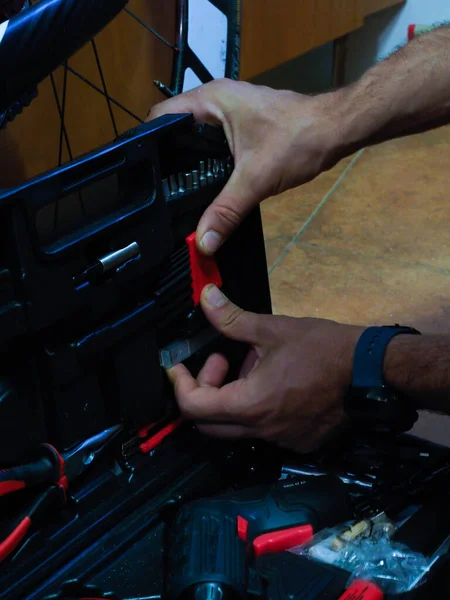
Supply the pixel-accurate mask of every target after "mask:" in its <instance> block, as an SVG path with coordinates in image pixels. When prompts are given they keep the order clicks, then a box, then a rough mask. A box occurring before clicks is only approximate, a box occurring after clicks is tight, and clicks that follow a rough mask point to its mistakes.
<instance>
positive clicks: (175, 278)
mask: <svg viewBox="0 0 450 600" xmlns="http://www.w3.org/2000/svg"><path fill="white" fill-rule="evenodd" d="M203 167H204V168H205V172H204V173H203V171H202V169H203ZM231 168H232V162H231V158H230V153H229V149H228V147H227V145H226V143H225V141H224V138H223V137H222V135H221V133H220V132H217V131H215V130H214V129H211V128H209V127H207V126H201V125H196V124H195V123H194V121H193V118H192V116H190V115H172V116H166V117H163V118H161V119H158V120H156V121H153V122H151V123H148V124H146V125H143V126H141V127H139V128H137V129H135V130H133V131H130V132H128V133H127V134H125V135H123V136H121V138H119V139H118V140H116V141H115V142H114V143H113V144H110V145H109V146H106V147H104V148H101V149H99V150H98V151H96V152H94V153H91V154H89V155H87V156H85V157H83V158H81V159H79V160H77V161H74V162H73V163H69V164H67V165H65V166H63V167H61V168H59V169H57V170H54V171H52V172H49V173H46V174H44V175H42V176H40V177H39V178H36V179H34V180H32V181H29V182H27V183H25V184H24V185H23V186H21V187H19V188H16V189H13V190H5V191H3V192H2V193H1V194H0V217H1V219H0V227H1V229H2V244H3V248H2V253H1V259H0V281H1V285H0V302H1V308H0V342H1V350H0V353H1V363H0V364H1V365H2V371H1V376H2V378H3V381H2V386H3V387H2V389H3V390H4V392H3V394H2V395H1V397H0V429H1V432H0V467H1V468H4V469H5V468H8V467H10V466H13V465H15V464H17V463H20V462H23V461H26V460H28V459H29V458H30V457H32V456H33V452H34V449H35V448H36V445H37V444H39V443H43V442H46V443H50V444H52V445H53V446H55V447H56V448H58V450H59V451H64V450H67V449H69V448H70V447H72V446H73V445H74V444H77V443H79V442H81V441H82V440H83V439H85V438H87V437H89V436H91V435H93V434H95V433H96V432H98V431H100V430H102V429H105V428H107V427H111V426H113V425H116V424H118V423H120V424H122V425H123V430H122V432H121V434H120V436H119V437H118V438H117V439H116V440H115V442H114V444H112V445H111V447H110V448H109V451H108V452H107V453H105V455H104V456H101V457H100V459H99V460H98V461H96V462H95V463H93V464H92V466H91V468H90V469H88V470H87V471H86V473H85V474H84V475H83V476H82V477H80V478H79V479H78V480H76V481H75V482H74V483H73V485H72V486H71V487H70V490H69V493H70V497H69V501H68V503H67V506H66V508H65V509H64V510H61V511H55V513H54V514H51V515H48V518H47V519H46V521H45V525H44V526H42V527H40V528H39V529H37V530H36V531H33V534H32V535H31V537H30V538H29V539H28V540H27V542H26V543H24V544H23V545H21V546H20V547H19V548H18V549H17V550H16V551H15V552H14V553H13V554H12V556H10V557H9V558H8V559H6V560H5V561H3V563H2V564H1V565H0V598H1V599H3V598H5V599H8V600H16V599H17V600H25V599H31V598H36V599H39V600H41V599H44V598H50V597H51V598H66V597H88V596H89V597H93V594H94V591H95V587H96V588H97V591H96V592H95V593H96V597H97V596H98V597H108V594H110V597H117V598H120V599H123V600H128V599H131V598H133V599H137V598H142V599H143V598H152V599H155V598H156V597H164V593H165V583H166V577H167V564H166V561H167V552H166V550H167V539H166V536H167V528H168V526H170V523H171V521H172V519H173V516H174V514H175V512H176V511H177V509H178V508H179V507H180V506H181V505H182V504H183V503H184V502H186V501H188V500H191V499H195V498H198V497H207V496H211V495H214V494H216V493H219V492H222V491H224V490H229V489H233V488H238V487H245V486H250V485H252V484H256V483H260V482H268V481H276V480H277V479H278V478H279V477H280V474H281V469H282V466H283V465H286V464H288V463H289V464H290V465H294V466H295V468H297V469H298V473H299V477H309V476H314V473H313V471H314V468H316V467H317V465H319V466H320V468H321V469H323V470H324V471H329V472H336V471H338V472H339V471H343V470H347V471H348V470H349V469H350V470H351V469H352V468H353V469H354V470H356V471H358V469H359V470H361V471H364V469H366V470H367V469H370V468H371V465H372V464H373V463H374V462H376V463H377V465H378V467H377V468H378V471H377V483H378V484H385V485H388V484H389V482H390V481H392V482H393V483H394V482H395V481H398V480H399V479H401V478H403V477H405V476H406V475H407V474H408V473H413V472H414V471H415V470H419V469H420V468H423V465H424V464H426V461H429V462H430V464H432V463H433V461H440V463H439V464H445V463H446V460H447V450H446V449H444V448H441V447H438V446H435V445H433V444H429V443H427V442H423V441H420V440H415V439H414V438H410V437H409V436H400V437H398V438H396V439H389V438H385V437H380V436H371V437H370V438H367V437H364V438H363V439H359V438H358V437H354V438H352V437H347V438H346V439H345V440H344V441H342V442H341V443H340V445H339V446H338V447H333V448H332V449H324V450H323V451H322V452H321V453H320V455H319V456H315V457H300V456H294V455H291V454H290V453H287V452H283V451H280V450H278V449H276V448H273V447H270V446H267V445H266V444H262V443H257V442H255V443H249V442H245V443H243V442H240V443H228V442H220V441H215V440H212V439H207V438H204V437H202V436H200V435H199V434H198V433H197V432H196V430H195V428H194V427H193V426H192V425H190V424H189V423H184V424H181V425H180V426H179V427H177V428H176V429H174V431H173V432H172V433H170V434H169V435H167V436H166V437H164V436H162V441H161V442H160V443H158V444H157V445H154V446H153V447H152V448H151V449H150V450H149V451H147V452H143V451H142V448H141V447H140V443H141V442H142V441H143V440H144V437H143V436H145V435H147V437H149V436H150V435H154V433H155V432H161V431H163V432H164V431H165V430H166V429H165V428H167V426H169V429H168V430H167V431H170V427H171V424H172V423H173V422H174V419H176V418H177V410H176V404H175V402H174V398H173V394H172V390H171V387H170V385H169V384H168V382H167V380H166V377H165V374H164V370H163V369H162V368H161V366H160V360H159V351H160V350H161V349H162V348H164V347H166V346H167V345H168V344H170V343H172V342H174V341H176V340H183V339H189V338H190V339H192V338H195V336H197V335H198V334H199V333H202V332H204V331H205V330H208V325H207V323H206V321H205V319H204V317H203V315H202V314H201V310H200V309H199V308H198V306H195V303H193V300H192V280H191V271H190V263H189V260H190V258H189V253H188V252H187V249H186V238H187V236H188V235H189V234H191V233H192V232H193V231H195V229H196V225H197V223H198V220H199V218H200V216H201V214H202V213H203V211H204V209H205V207H206V206H207V205H208V204H209V203H210V202H211V201H212V199H213V198H214V197H215V196H216V195H217V193H218V192H219V191H220V190H221V189H222V187H223V185H224V184H225V182H226V180H227V178H228V177H229V174H230V170H231ZM179 173H181V174H182V175H183V176H182V178H181V180H180V179H179V178H178V174H179ZM193 173H195V174H194V175H193ZM186 174H190V175H191V179H188V181H189V185H188V186H186V185H185V183H186ZM197 177H198V178H199V179H198V180H197ZM180 181H183V185H181V184H180ZM105 257H106V258H105ZM111 257H112V258H111ZM111 261H112V262H111ZM217 263H218V267H219V271H220V273H221V277H222V280H223V289H224V291H225V292H226V293H227V294H228V295H229V296H230V298H231V299H232V300H233V301H235V302H236V303H237V304H239V305H240V306H242V307H244V308H246V309H248V310H253V311H256V312H260V313H270V312H271V303H270V292H269V283H268V276H267V265H266V260H265V250H264V240H263V235H262V226H261V219H260V214H259V210H256V211H254V213H253V214H252V215H250V216H249V217H248V218H247V220H246V221H245V223H244V224H243V225H242V227H240V228H239V230H238V231H237V232H236V233H235V234H234V235H233V236H232V238H231V239H230V240H229V241H228V242H227V243H226V244H225V246H224V247H223V249H222V250H221V251H220V252H219V254H218V257H217ZM216 349H217V350H219V351H221V352H224V353H225V354H226V355H227V356H228V357H229V359H230V361H231V364H232V369H231V372H230V378H232V377H234V376H235V373H236V369H237V368H238V367H239V365H240V362H241V360H242V358H243V357H244V355H245V351H246V348H245V347H242V346H241V345H239V344H236V343H233V342H230V341H228V340H224V339H222V338H218V337H215V336H214V335H212V336H211V337H210V342H209V343H208V344H206V345H204V346H203V347H202V348H201V349H199V350H198V351H196V352H195V353H194V355H193V356H191V357H190V358H189V359H188V360H187V364H188V366H189V367H190V368H191V369H192V370H193V371H195V370H197V369H199V368H200V366H201V365H202V363H203V361H204V360H205V358H206V357H207V356H208V355H209V353H210V352H211V351H212V350H216ZM144 430H145V432H146V433H142V432H143V431H144ZM139 436H141V437H139ZM361 449H364V450H363V451H362V450H361ZM394 456H397V457H398V458H397V459H396V460H394ZM314 460H315V461H316V463H315V465H316V466H315V467H314V468H311V463H312V461H314ZM294 470H295V469H294ZM349 489H350V488H349ZM352 489H353V488H352ZM361 490H362V491H361ZM33 494H34V490H30V491H29V492H28V491H20V492H16V493H14V494H10V495H9V496H5V497H1V498H0V501H1V503H2V511H1V515H2V516H1V528H2V531H3V532H5V533H7V532H8V531H9V528H10V524H11V522H13V521H14V519H16V518H17V515H19V514H21V511H23V509H24V507H26V506H27V504H28V503H29V502H30V501H31V499H32V497H33ZM361 494H362V496H363V497H364V489H363V488H358V487H357V489H356V492H355V494H354V495H356V497H358V498H359V496H360V495H361ZM449 533H450V532H449ZM295 558H296V557H293V555H289V556H287V555H286V553H283V555H282V556H277V557H272V559H271V557H270V555H268V556H267V557H265V558H264V559H263V561H262V563H261V565H260V566H261V569H269V570H270V569H275V570H277V569H278V571H279V573H280V574H281V575H280V577H281V579H280V581H281V583H280V585H279V586H273V587H271V588H269V589H267V590H266V592H265V593H266V594H267V597H269V598H275V596H277V597H278V596H281V597H282V598H284V597H285V598H286V600H287V599H291V598H299V599H300V598H314V597H316V596H314V594H313V592H312V591H311V589H312V588H311V587H308V586H306V584H305V585H303V584H302V581H300V580H299V575H298V573H299V572H300V571H298V567H295V566H294V564H295ZM271 560H272V562H271ZM447 564H448V557H447V556H443V557H442V558H441V560H440V561H438V563H436V565H435V567H434V568H433V571H432V572H431V573H430V576H429V577H428V579H427V584H426V585H424V586H422V587H420V588H418V589H417V590H416V591H414V592H411V593H410V594H408V595H407V596H405V597H408V598H429V597H432V596H433V594H435V592H434V591H433V589H436V590H438V591H439V596H440V597H450V593H449V585H450V583H449V582H450V577H449V572H448V568H447ZM336 573H337V572H336ZM337 576H338V574H336V577H337ZM340 576H342V574H341V575H340ZM68 582H69V583H68ZM70 582H71V583H70ZM85 585H88V586H89V585H90V586H94V587H93V588H85V593H84V595H83V594H82V593H81V591H80V590H82V589H83V586H85ZM305 586H306V587H305ZM319 587H320V586H319ZM89 589H90V592H89V594H88V596H86V594H87V593H88V592H87V591H86V590H88V591H89ZM77 590H78V591H80V594H79V595H78V596H75V594H76V593H78V592H77ZM93 590H94V591H93ZM308 590H309V591H308ZM317 597H319V596H317ZM320 597H329V598H330V600H333V597H332V596H320Z"/></svg>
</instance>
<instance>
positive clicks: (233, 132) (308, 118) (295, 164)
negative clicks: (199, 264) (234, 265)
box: [148, 79, 340, 254]
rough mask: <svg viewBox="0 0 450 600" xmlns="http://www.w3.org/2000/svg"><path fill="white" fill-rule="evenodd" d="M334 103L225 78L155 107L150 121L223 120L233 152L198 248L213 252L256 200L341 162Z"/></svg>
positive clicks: (327, 96) (200, 231)
mask: <svg viewBox="0 0 450 600" xmlns="http://www.w3.org/2000/svg"><path fill="white" fill-rule="evenodd" d="M335 104H336V102H335V100H334V96H333V95H332V94H323V95H321V96H317V97H314V98H313V97H309V96H303V95H301V94H296V93H294V92H289V91H277V90H273V89H271V88H268V87H263V86H255V85H252V84H250V83H245V82H237V81H232V80H227V79H221V80H215V81H212V82H210V83H208V84H205V85H203V86H200V87H198V88H196V89H194V90H191V91H189V92H186V93H185V94H181V95H180V96H177V97H176V98H171V99H170V100H166V101H164V102H162V103H161V104H157V105H156V106H154V107H153V108H152V110H151V111H150V113H149V115H148V119H155V118H157V117H159V116H161V115H163V114H170V113H192V114H193V115H194V117H195V119H196V120H197V121H198V122H206V123H210V124H212V125H221V126H222V127H223V129H224V131H225V134H226V137H227V140H228V143H229V146H230V149H231V152H232V154H233V157H234V162H235V170H234V172H233V174H232V176H231V177H230V180H229V182H228V184H227V185H226V186H225V188H224V189H223V191H222V192H221V193H220V194H219V196H218V197H217V198H216V199H215V201H214V202H213V204H212V205H211V206H210V207H209V208H208V209H207V210H206V211H205V213H204V215H203V217H202V219H201V220H200V223H199V225H198V229H197V237H196V239H197V240H198V244H199V250H200V251H202V252H204V253H205V254H214V253H215V252H216V250H217V249H218V248H219V247H220V246H221V245H222V243H223V242H224V241H225V240H226V238H227V237H228V236H229V235H230V234H231V233H232V232H233V231H234V230H235V229H236V227H237V226H238V225H239V224H240V223H241V222H242V220H243V219H244V218H245V216H246V215H247V214H248V213H249V212H250V211H251V210H252V209H253V208H254V207H255V206H256V205H257V204H258V203H260V202H262V201H263V200H265V199H266V198H268V197H269V196H274V195H276V194H279V193H280V192H283V191H285V190H287V189H289V188H292V187H295V186H297V185H300V184H302V183H305V182H307V181H310V180H311V179H313V178H315V177H316V176H317V175H318V174H319V173H320V172H321V171H323V170H325V169H327V168H330V167H331V166H333V164H334V163H335V162H337V160H338V158H337V156H335V148H336V139H337V137H338V136H339V127H340V123H339V119H336V115H334V110H332V108H331V107H332V106H333V109H334V107H335Z"/></svg>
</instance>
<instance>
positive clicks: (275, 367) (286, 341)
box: [168, 286, 362, 452]
mask: <svg viewBox="0 0 450 600" xmlns="http://www.w3.org/2000/svg"><path fill="white" fill-rule="evenodd" d="M202 308H203V310H204V312H205V315H206V317H207V318H208V320H209V321H210V322H211V324H212V325H213V326H214V327H215V328H216V329H217V330H219V331H220V332H221V333H223V334H224V335H225V336H227V337H228V338H230V339H234V340H239V341H242V342H246V343H248V344H249V345H250V347H251V350H250V351H249V354H248V355H247V358H246V360H245V361H244V364H243V366H242V369H241V373H240V377H239V379H237V380H236V381H233V382H231V383H228V384H226V385H223V382H224V379H225V377H226V374H227V369H228V363H227V361H226V359H225V358H224V357H223V356H221V355H218V354H215V355H212V356H211V357H210V358H209V359H208V360H207V361H206V363H205V365H204V367H203V369H202V370H201V372H200V373H199V375H198V377H197V379H195V378H194V377H192V375H191V374H190V373H189V371H188V370H187V369H186V367H185V366H184V365H181V364H180V365H177V366H176V367H174V368H172V369H170V370H169V371H168V374H169V377H170V379H171V381H172V383H173V384H174V387H175V394H176V397H177V400H178V403H179V406H180V410H181V413H182V414H183V416H184V417H186V418H188V419H190V420H192V421H194V422H195V423H196V424H197V426H198V428H199V429H200V430H201V431H202V432H204V433H205V434H208V435H212V436H218V437H223V438H245V437H251V438H254V439H264V440H266V441H270V442H274V443H276V444H278V445H280V446H282V447H286V448H290V449H293V450H296V451H299V452H309V451H312V450H314V449H316V448H317V447H318V446H320V445H321V443H322V442H323V441H324V440H326V439H327V438H328V437H330V435H331V434H333V433H334V432H335V430H336V428H337V427H338V426H339V425H340V424H341V423H342V422H343V416H344V415H343V397H344V395H345V392H346V390H347V389H348V386H349V385H350V381H351V374H352V362H353V351H354V348H355V345H356V342H357V340H358V338H359V336H360V334H361V331H362V329H361V328H359V327H354V326H348V325H340V324H338V323H335V322H333V321H327V320H322V319H306V318H305V319H294V318H288V317H279V316H273V315H258V314H254V313H250V312H246V311H244V310H242V309H240V308H238V307H237V306H235V305H234V304H233V303H231V302H230V301H229V300H228V299H227V298H226V297H225V296H224V295H223V294H222V292H221V291H220V290H219V289H218V288H217V287H216V286H207V287H206V288H205V289H204V291H203V294H202Z"/></svg>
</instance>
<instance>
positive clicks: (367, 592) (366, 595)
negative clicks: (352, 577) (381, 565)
mask: <svg viewBox="0 0 450 600" xmlns="http://www.w3.org/2000/svg"><path fill="white" fill-rule="evenodd" d="M383 598H384V594H383V592H382V591H381V590H380V588H379V587H378V586H377V585H375V584H374V583H371V582H370V581H363V580H361V579H357V580H356V581H354V582H353V583H352V585H351V586H350V587H349V588H348V589H347V590H345V592H344V593H343V594H342V596H341V597H340V598H339V600H383Z"/></svg>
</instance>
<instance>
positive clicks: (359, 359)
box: [344, 325, 420, 433]
mask: <svg viewBox="0 0 450 600" xmlns="http://www.w3.org/2000/svg"><path fill="white" fill-rule="evenodd" d="M400 334H402V335H403V334H410V335H420V332H419V331H417V329H413V328H412V327H402V326H400V325H386V326H382V327H368V328H367V329H366V330H365V331H364V332H363V333H362V335H361V337H360V338H359V340H358V343H357V344H356V348H355V354H354V359H353V377H352V383H351V386H350V388H349V390H348V392H347V395H346V397H345V401H344V410H345V413H346V414H347V416H348V417H349V418H350V421H351V422H352V423H353V425H355V426H357V427H359V428H360V429H369V430H372V431H383V432H389V433H402V432H405V431H408V430H409V429H411V427H412V426H413V425H414V423H415V422H416V421H417V418H418V413H417V410H416V408H415V407H414V405H413V403H412V402H411V400H410V399H406V398H405V397H404V396H403V395H402V394H401V393H399V392H397V391H395V390H394V389H392V388H390V387H389V386H388V385H387V384H386V382H385V379H384V375H383V365H384V356H385V353H386V349H387V347H388V344H389V342H390V341H391V340H392V338H394V337H395V336H397V335H400Z"/></svg>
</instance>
